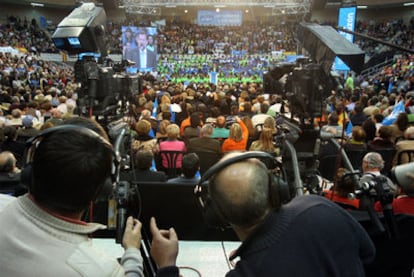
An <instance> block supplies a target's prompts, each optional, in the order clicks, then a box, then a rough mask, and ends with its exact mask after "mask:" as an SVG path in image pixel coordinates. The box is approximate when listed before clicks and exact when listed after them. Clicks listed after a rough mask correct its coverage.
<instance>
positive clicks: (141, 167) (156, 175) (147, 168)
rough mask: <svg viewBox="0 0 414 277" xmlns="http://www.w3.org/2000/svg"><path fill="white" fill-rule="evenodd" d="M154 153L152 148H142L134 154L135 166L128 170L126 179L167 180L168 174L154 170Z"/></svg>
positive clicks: (137, 180) (144, 180)
mask: <svg viewBox="0 0 414 277" xmlns="http://www.w3.org/2000/svg"><path fill="white" fill-rule="evenodd" d="M153 160H154V154H153V153H152V151H151V150H141V151H137V152H135V154H134V166H135V168H134V169H133V170H131V171H129V172H127V174H126V176H125V177H124V178H125V181H136V182H140V181H142V182H164V181H167V176H166V175H165V173H164V172H162V171H152V170H151V166H152V164H153Z"/></svg>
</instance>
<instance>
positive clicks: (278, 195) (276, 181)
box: [269, 172, 291, 208]
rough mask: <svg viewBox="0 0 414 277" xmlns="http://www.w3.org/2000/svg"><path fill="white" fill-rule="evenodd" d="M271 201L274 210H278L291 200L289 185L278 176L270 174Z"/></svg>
mask: <svg viewBox="0 0 414 277" xmlns="http://www.w3.org/2000/svg"><path fill="white" fill-rule="evenodd" d="M269 175H270V177H269V200H270V205H271V206H272V208H278V207H280V205H281V204H285V203H287V202H289V201H290V200H291V196H290V190H289V185H288V183H287V182H286V181H285V180H283V179H282V177H280V176H278V175H274V174H273V173H271V172H269Z"/></svg>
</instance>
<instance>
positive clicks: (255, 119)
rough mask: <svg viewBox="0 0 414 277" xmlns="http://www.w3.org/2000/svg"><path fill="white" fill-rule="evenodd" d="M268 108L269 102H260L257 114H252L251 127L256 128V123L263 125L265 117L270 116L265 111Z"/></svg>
mask: <svg viewBox="0 0 414 277" xmlns="http://www.w3.org/2000/svg"><path fill="white" fill-rule="evenodd" d="M268 110H269V104H267V103H262V104H260V110H259V111H258V113H257V114H255V115H254V116H252V123H253V127H254V128H256V127H257V126H258V125H263V123H264V122H265V120H266V118H268V117H270V115H268V114H267V111H268Z"/></svg>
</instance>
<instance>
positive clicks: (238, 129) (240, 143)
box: [221, 116, 249, 153]
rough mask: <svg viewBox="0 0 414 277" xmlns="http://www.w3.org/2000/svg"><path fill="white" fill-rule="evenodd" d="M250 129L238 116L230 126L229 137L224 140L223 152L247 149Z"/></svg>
mask: <svg viewBox="0 0 414 277" xmlns="http://www.w3.org/2000/svg"><path fill="white" fill-rule="evenodd" d="M248 139H249V131H248V130H247V127H246V125H245V124H244V122H243V121H242V120H241V119H240V118H239V117H238V116H237V117H236V122H235V123H233V124H232V125H231V127H230V131H229V137H228V138H227V139H225V140H224V142H223V144H222V146H221V151H222V152H223V153H226V152H230V151H246V147H247V140H248Z"/></svg>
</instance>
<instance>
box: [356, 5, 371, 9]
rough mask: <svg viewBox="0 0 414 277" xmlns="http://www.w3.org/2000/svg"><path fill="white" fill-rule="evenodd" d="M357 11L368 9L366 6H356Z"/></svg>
mask: <svg viewBox="0 0 414 277" xmlns="http://www.w3.org/2000/svg"><path fill="white" fill-rule="evenodd" d="M357 9H368V6H357Z"/></svg>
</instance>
